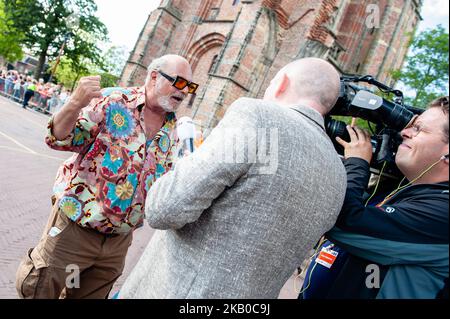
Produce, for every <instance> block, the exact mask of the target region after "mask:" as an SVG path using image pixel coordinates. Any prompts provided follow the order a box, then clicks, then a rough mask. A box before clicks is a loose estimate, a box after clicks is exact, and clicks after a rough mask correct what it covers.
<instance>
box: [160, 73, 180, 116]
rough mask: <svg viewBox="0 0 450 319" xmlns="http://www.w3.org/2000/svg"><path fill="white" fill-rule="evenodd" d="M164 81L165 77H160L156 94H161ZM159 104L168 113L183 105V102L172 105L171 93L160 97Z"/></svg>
mask: <svg viewBox="0 0 450 319" xmlns="http://www.w3.org/2000/svg"><path fill="white" fill-rule="evenodd" d="M162 81H164V79H162V78H159V80H158V81H157V82H156V94H157V95H160V92H161V86H162ZM157 101H158V104H159V106H160V107H161V108H162V109H163V110H164V111H166V112H167V113H171V112H175V111H176V110H177V109H178V107H179V106H180V105H181V102H180V103H179V104H178V105H177V106H175V107H174V106H172V103H173V102H172V101H171V95H161V96H160V97H159V98H158V99H157Z"/></svg>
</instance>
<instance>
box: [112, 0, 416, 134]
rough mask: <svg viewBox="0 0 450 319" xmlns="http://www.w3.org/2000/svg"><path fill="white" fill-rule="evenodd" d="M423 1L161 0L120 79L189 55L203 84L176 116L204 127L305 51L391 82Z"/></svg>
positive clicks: (128, 81) (129, 80)
mask: <svg viewBox="0 0 450 319" xmlns="http://www.w3.org/2000/svg"><path fill="white" fill-rule="evenodd" d="M421 6H422V0H320V1H318V0H246V1H245V0H196V1H193V0H189V1H187V0H162V1H161V3H160V5H159V7H158V8H157V9H156V10H155V11H153V12H151V13H150V15H149V17H148V20H147V21H146V23H145V25H144V27H143V29H142V32H141V34H140V36H139V39H138V40H137V42H136V45H135V47H134V49H133V51H132V52H131V54H130V57H129V59H128V61H127V64H126V66H125V68H124V69H123V72H122V75H121V80H120V81H121V82H120V85H122V86H139V85H142V84H143V83H144V80H145V77H146V74H147V66H148V65H149V64H150V63H151V61H152V60H153V59H154V58H157V57H159V56H162V55H164V54H169V53H170V54H179V55H182V56H184V57H186V58H187V59H188V61H189V62H190V63H191V65H192V69H193V74H194V76H193V79H194V81H195V82H196V83H199V84H200V88H199V90H198V91H197V95H196V97H195V99H190V101H185V102H184V103H183V106H182V107H181V108H180V110H179V111H178V114H177V115H178V116H191V117H192V118H193V119H194V121H195V122H196V124H197V125H199V126H200V127H202V128H203V129H207V128H212V127H214V126H216V124H217V123H218V121H220V119H221V118H222V117H223V115H224V113H225V111H226V109H227V107H228V106H229V105H230V104H231V103H232V102H233V101H235V100H236V99H237V98H239V97H243V96H246V97H256V98H261V97H262V96H263V95H264V91H265V89H266V88H267V87H268V85H269V83H270V80H271V79H272V78H273V77H274V76H275V74H276V73H277V72H278V70H279V69H280V68H282V67H283V66H284V65H286V64H287V63H289V62H291V61H293V60H296V59H299V58H303V57H312V56H314V57H320V58H324V59H327V60H328V61H330V62H331V63H332V64H333V65H335V66H336V68H337V69H338V70H339V71H340V72H341V73H345V74H361V75H365V74H370V75H373V76H374V77H375V78H376V79H378V80H379V81H381V82H383V83H386V84H388V85H393V84H394V83H393V80H392V78H391V76H390V72H391V71H392V70H396V69H399V68H401V66H402V65H403V62H404V58H405V56H406V53H407V50H408V43H409V39H410V37H411V35H412V32H414V30H415V28H416V26H417V24H418V22H419V21H420V19H421V18H420V13H419V12H420V8H421ZM187 100H189V98H188V99H187Z"/></svg>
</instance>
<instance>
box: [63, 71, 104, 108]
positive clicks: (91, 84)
mask: <svg viewBox="0 0 450 319" xmlns="http://www.w3.org/2000/svg"><path fill="white" fill-rule="evenodd" d="M100 80H101V77H100V75H96V76H86V77H82V78H81V79H80V81H79V82H78V86H77V88H76V89H75V92H73V94H72V96H71V99H70V103H71V104H72V105H74V106H75V107H76V108H78V109H82V108H84V107H86V106H88V105H89V103H90V102H91V101H92V100H93V99H95V98H102V97H103V96H102V93H101V87H100Z"/></svg>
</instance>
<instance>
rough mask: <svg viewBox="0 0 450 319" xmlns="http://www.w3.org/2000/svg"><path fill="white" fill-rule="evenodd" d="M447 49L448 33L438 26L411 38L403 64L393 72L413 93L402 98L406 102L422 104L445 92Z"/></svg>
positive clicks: (424, 104) (414, 104) (447, 62)
mask: <svg viewBox="0 0 450 319" xmlns="http://www.w3.org/2000/svg"><path fill="white" fill-rule="evenodd" d="M448 50H449V39H448V32H446V30H445V29H444V28H443V27H442V26H441V25H438V26H437V27H436V28H435V29H432V30H426V31H423V32H421V33H419V34H418V35H417V36H416V37H415V38H413V39H412V43H411V52H410V54H409V55H408V56H407V58H406V63H405V67H404V68H403V69H402V70H396V71H394V72H392V75H393V78H394V79H395V80H399V81H400V82H401V83H403V84H404V85H405V86H406V87H407V89H411V90H413V91H415V93H416V94H415V97H414V98H409V97H406V98H405V102H406V103H407V104H409V105H412V106H416V107H425V106H426V105H427V104H428V103H429V102H430V101H432V100H433V99H435V98H436V97H438V96H441V95H448V72H449V69H448V68H449V61H448V58H449V56H448Z"/></svg>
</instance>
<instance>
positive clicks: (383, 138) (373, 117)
mask: <svg viewBox="0 0 450 319" xmlns="http://www.w3.org/2000/svg"><path fill="white" fill-rule="evenodd" d="M358 82H364V83H367V84H370V85H373V86H376V87H377V88H378V89H379V90H380V91H381V92H382V93H384V94H387V95H390V94H393V95H395V98H394V101H393V102H391V101H388V100H386V99H384V98H382V97H380V96H378V95H376V94H374V93H372V92H371V91H370V90H369V89H368V88H366V87H361V86H358V85H357V83H358ZM423 111H424V110H423V109H419V108H415V107H411V106H406V105H404V103H403V93H402V92H401V91H399V90H394V89H392V88H390V87H388V86H387V85H385V84H383V83H380V82H378V81H377V80H375V79H374V78H373V77H372V76H370V75H366V76H354V75H344V76H342V77H341V91H340V95H339V99H338V101H337V103H336V105H335V106H334V108H333V110H332V111H331V112H330V114H329V115H328V116H327V117H326V118H325V125H326V130H327V134H328V136H330V138H331V140H332V141H333V143H334V147H335V148H336V150H337V152H338V153H339V154H341V155H343V154H344V149H343V147H342V146H341V145H339V143H337V141H336V137H337V136H339V137H340V138H342V139H344V140H345V141H350V136H349V134H348V132H347V128H346V126H347V124H346V123H344V122H342V121H338V120H335V119H332V118H331V116H333V115H335V116H336V115H339V116H351V117H358V118H361V119H364V120H367V122H368V126H369V128H370V130H371V134H372V136H371V141H372V146H373V154H374V155H373V159H372V163H371V164H370V166H371V168H372V171H374V172H375V173H379V172H380V170H381V167H382V166H383V164H384V163H385V162H386V166H385V169H384V170H383V172H384V173H383V175H385V176H388V177H393V178H396V179H397V178H398V177H399V176H401V173H400V172H399V170H398V168H397V166H396V165H395V154H396V152H397V149H398V147H399V145H400V144H401V143H402V137H401V136H400V132H401V131H402V130H403V129H404V128H405V127H406V126H407V125H408V124H409V123H410V122H411V120H412V119H413V117H414V116H415V115H420V114H422V112H423ZM371 123H373V124H374V125H375V128H373V127H372V126H371Z"/></svg>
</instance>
